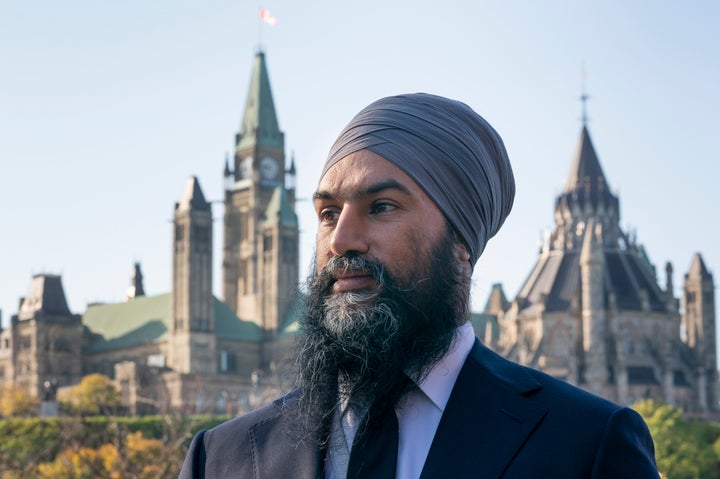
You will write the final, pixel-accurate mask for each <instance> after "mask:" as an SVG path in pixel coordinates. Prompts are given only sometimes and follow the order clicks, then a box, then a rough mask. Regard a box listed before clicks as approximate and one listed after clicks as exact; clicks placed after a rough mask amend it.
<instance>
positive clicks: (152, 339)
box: [83, 293, 260, 352]
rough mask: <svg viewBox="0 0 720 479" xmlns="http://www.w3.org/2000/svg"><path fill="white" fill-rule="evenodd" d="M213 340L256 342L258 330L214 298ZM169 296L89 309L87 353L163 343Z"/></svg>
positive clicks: (168, 317) (167, 325)
mask: <svg viewBox="0 0 720 479" xmlns="http://www.w3.org/2000/svg"><path fill="white" fill-rule="evenodd" d="M213 299H214V301H215V308H214V310H215V336H217V337H218V338H223V339H240V340H244V341H258V340H259V339H260V328H259V327H258V326H257V325H256V324H255V323H252V322H250V321H244V320H242V319H239V318H238V317H237V316H236V315H235V314H234V313H233V312H232V311H231V310H230V308H228V307H227V305H225V303H223V302H222V301H220V300H219V299H217V298H213ZM170 302H171V295H170V293H166V294H161V295H157V296H141V297H137V298H134V299H131V300H129V301H127V302H125V303H116V304H99V305H92V306H88V309H87V311H86V312H85V314H83V325H84V326H85V327H86V328H87V329H88V330H90V332H91V333H92V334H93V340H92V343H91V345H90V352H101V351H110V350H114V349H121V348H128V347H134V346H139V345H142V344H148V343H157V342H161V341H166V340H167V337H168V331H169V327H170V310H171V303H170Z"/></svg>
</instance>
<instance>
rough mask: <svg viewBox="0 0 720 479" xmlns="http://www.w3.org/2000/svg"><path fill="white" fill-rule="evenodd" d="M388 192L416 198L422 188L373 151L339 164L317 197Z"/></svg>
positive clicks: (330, 173) (321, 187)
mask: <svg viewBox="0 0 720 479" xmlns="http://www.w3.org/2000/svg"><path fill="white" fill-rule="evenodd" d="M386 189H396V190H398V191H401V192H403V193H405V194H414V193H415V192H417V191H419V190H420V187H419V186H418V185H417V184H416V183H415V181H414V180H413V179H412V178H410V177H409V176H408V175H407V174H406V173H405V172H404V171H402V170H401V169H400V168H398V167H397V166H395V165H394V164H393V163H391V162H390V161H388V160H386V159H385V158H383V157H382V156H380V155H378V154H376V153H373V152H372V151H369V150H360V151H358V152H355V153H352V154H350V155H348V156H347V157H345V158H343V159H342V160H340V161H338V162H337V163H335V164H334V165H333V166H332V168H330V169H329V170H328V171H327V172H326V173H325V175H324V176H323V177H322V178H321V179H320V183H319V185H318V189H317V192H316V193H315V195H314V197H315V198H324V197H328V196H331V197H336V196H339V195H342V196H355V195H359V194H360V195H362V194H373V193H377V192H380V191H383V190H386ZM423 194H424V193H423Z"/></svg>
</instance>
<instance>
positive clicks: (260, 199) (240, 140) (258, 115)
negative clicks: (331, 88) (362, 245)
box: [222, 52, 299, 362]
mask: <svg viewBox="0 0 720 479" xmlns="http://www.w3.org/2000/svg"><path fill="white" fill-rule="evenodd" d="M228 163H229V162H228ZM294 175H295V170H294V165H293V166H292V167H291V168H290V169H289V170H288V171H286V168H285V138H284V134H283V132H282V131H280V127H279V125H278V120H277V115H276V113H275V105H274V102H273V97H272V91H271V89H270V79H269V77H268V72H267V67H266V65H265V54H264V53H263V52H258V53H257V54H256V55H255V61H254V65H253V71H252V76H251V79H250V89H249V92H248V96H247V101H246V103H245V113H244V115H243V119H242V123H241V125H240V131H239V132H238V133H237V135H236V136H235V154H234V159H233V160H232V169H231V167H230V164H226V166H225V216H224V237H223V264H222V271H223V273H222V276H223V300H224V301H225V303H226V304H227V305H228V306H229V307H230V308H231V309H232V310H233V311H235V312H236V313H237V315H238V317H240V318H242V319H245V320H250V321H255V322H257V323H258V324H259V325H260V326H261V327H262V329H263V331H264V333H265V337H266V338H267V339H268V340H272V339H274V337H275V335H276V334H277V331H278V329H280V328H282V326H283V325H284V324H285V321H286V319H287V318H286V316H287V314H288V311H289V310H290V306H291V304H292V302H293V301H294V300H295V295H296V291H297V284H298V236H299V235H298V223H297V216H296V214H295V189H294ZM286 177H288V178H287V179H288V182H287V184H286ZM263 362H266V361H264V360H263Z"/></svg>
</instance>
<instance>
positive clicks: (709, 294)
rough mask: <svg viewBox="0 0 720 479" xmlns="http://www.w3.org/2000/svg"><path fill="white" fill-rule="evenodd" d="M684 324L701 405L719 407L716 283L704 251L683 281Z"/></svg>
mask: <svg viewBox="0 0 720 479" xmlns="http://www.w3.org/2000/svg"><path fill="white" fill-rule="evenodd" d="M683 298H684V301H683V315H682V324H683V326H684V329H685V334H686V338H687V339H686V341H687V344H688V346H689V347H690V349H691V350H692V351H693V353H694V358H695V365H696V377H697V384H696V388H697V394H698V399H699V401H698V403H699V407H700V409H701V410H703V411H708V410H713V411H717V410H718V406H719V405H718V400H720V398H719V397H718V392H717V388H718V378H717V345H716V340H715V283H714V281H713V276H712V274H711V273H710V272H709V271H708V270H707V268H706V267H705V262H704V261H703V259H702V256H701V255H700V253H696V254H695V255H694V256H693V260H692V264H691V265H690V269H689V270H688V272H687V274H685V281H684V284H683Z"/></svg>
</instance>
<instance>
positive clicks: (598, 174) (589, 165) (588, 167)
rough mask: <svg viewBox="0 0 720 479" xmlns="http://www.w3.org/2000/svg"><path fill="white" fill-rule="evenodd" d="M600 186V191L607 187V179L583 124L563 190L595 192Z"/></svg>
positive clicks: (567, 191)
mask: <svg viewBox="0 0 720 479" xmlns="http://www.w3.org/2000/svg"><path fill="white" fill-rule="evenodd" d="M600 188H602V191H606V190H607V189H608V188H607V180H606V179H605V174H604V173H603V170H602V167H601V166H600V161H599V160H598V157H597V154H596V153H595V148H594V147H593V144H592V140H591V139H590V133H589V132H588V129H587V127H586V126H584V125H583V129H582V133H581V134H580V144H579V145H578V149H577V154H576V155H575V160H574V161H573V164H572V166H571V167H570V173H569V174H568V177H567V181H566V182H565V188H564V190H563V191H564V192H565V193H570V192H573V191H582V190H586V189H590V191H593V192H596V191H598V190H599V189H600Z"/></svg>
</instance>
